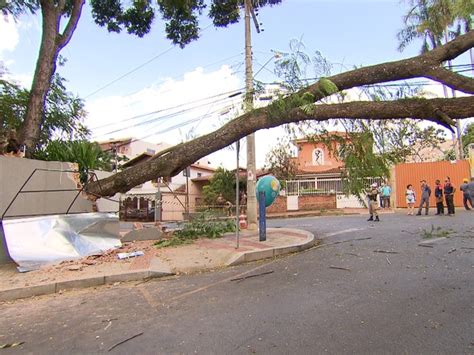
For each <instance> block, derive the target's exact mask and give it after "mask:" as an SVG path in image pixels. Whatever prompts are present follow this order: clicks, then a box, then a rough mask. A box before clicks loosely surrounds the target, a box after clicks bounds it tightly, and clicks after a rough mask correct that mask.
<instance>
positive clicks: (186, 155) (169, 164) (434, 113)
mask: <svg viewBox="0 0 474 355" xmlns="http://www.w3.org/2000/svg"><path fill="white" fill-rule="evenodd" d="M439 112H443V113H444V114H445V115H448V116H449V117H451V118H453V119H458V118H466V117H471V116H474V97H472V96H469V97H460V98H451V99H431V100H426V99H405V100H398V101H388V102H369V101H361V102H348V103H342V104H321V105H315V107H314V110H313V112H312V113H310V114H308V113H305V112H303V110H301V109H298V108H297V109H294V110H293V111H292V112H291V113H290V114H289V115H287V116H284V117H282V118H280V119H276V118H270V117H268V115H266V114H265V111H264V110H263V109H260V110H257V111H255V112H254V113H253V115H252V114H246V115H243V116H240V117H238V118H236V119H234V120H232V121H231V122H229V123H227V124H226V125H224V126H223V127H221V128H220V129H218V130H216V131H214V132H212V133H210V134H207V135H205V136H202V137H199V138H197V139H195V140H193V141H190V142H188V143H184V144H180V145H178V146H176V147H174V148H171V149H169V150H168V151H167V154H165V155H161V156H160V157H158V158H155V159H153V160H150V161H148V162H145V163H143V164H140V165H137V166H134V167H130V168H128V169H126V170H124V171H122V172H119V173H117V174H115V175H113V176H111V177H108V178H106V179H103V180H101V181H100V182H98V183H97V182H95V183H91V184H90V185H89V186H88V187H87V192H88V193H91V194H94V195H98V196H111V195H113V194H114V193H116V192H126V191H128V190H129V189H130V188H132V187H133V186H136V185H138V184H141V183H144V182H146V181H149V180H151V179H154V178H157V177H159V176H163V177H165V176H173V175H175V174H177V173H179V172H180V171H181V170H183V169H184V168H185V167H187V166H189V165H191V164H192V163H194V162H195V161H197V160H198V159H200V158H202V157H204V156H206V155H208V154H210V153H212V152H215V151H217V150H219V149H222V148H225V147H226V146H228V145H230V144H231V143H233V142H235V141H237V140H239V139H241V138H243V137H245V136H247V135H248V134H250V133H252V132H255V131H257V130H259V129H265V128H272V127H277V126H280V125H282V124H286V123H292V122H293V123H294V122H300V121H304V120H309V119H310V120H316V121H326V120H329V119H333V118H349V119H359V118H364V119H370V120H387V119H403V118H413V119H420V120H429V121H432V122H436V123H440V124H443V125H446V124H447V123H446V122H445V121H444V120H442V119H440V116H439V114H438V113H439ZM250 118H251V119H250Z"/></svg>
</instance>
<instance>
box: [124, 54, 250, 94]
mask: <svg viewBox="0 0 474 355" xmlns="http://www.w3.org/2000/svg"><path fill="white" fill-rule="evenodd" d="M242 54H243V53H242V52H240V53H238V54H234V55H232V56H229V57H227V58H224V59H221V60H218V61H216V62H213V63H210V64H206V65H204V66H198V67H201V68H203V69H205V68H209V67H212V66H214V65H216V64H219V63H222V62H225V61H228V60H230V59H232V58H235V57H240V56H241V55H242ZM242 63H243V62H242ZM238 64H240V62H239V63H238ZM233 66H234V64H232V65H231V66H230V67H231V68H232V67H233ZM183 75H184V74H180V75H176V76H174V77H171V78H166V79H163V80H160V81H158V82H156V83H153V84H152V85H156V84H161V83H164V82H165V81H167V80H177V79H179V78H182V77H183ZM148 87H149V86H148ZM145 89H146V88H145ZM141 90H144V89H143V88H142V89H139V90H135V91H133V92H131V93H128V94H125V95H124V96H131V95H134V94H136V93H137V92H140V91H141ZM168 91H169V90H166V91H163V92H168Z"/></svg>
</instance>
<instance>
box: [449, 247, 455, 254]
mask: <svg viewBox="0 0 474 355" xmlns="http://www.w3.org/2000/svg"><path fill="white" fill-rule="evenodd" d="M456 250H457V249H456V248H453V249H451V250H450V251H448V254H451V253H453V252H455V251H456Z"/></svg>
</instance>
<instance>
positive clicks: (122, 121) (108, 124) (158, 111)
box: [91, 88, 244, 129]
mask: <svg viewBox="0 0 474 355" xmlns="http://www.w3.org/2000/svg"><path fill="white" fill-rule="evenodd" d="M243 89H244V88H239V89H236V90H232V91H227V92H224V93H220V94H217V95H213V96H208V97H205V98H202V99H198V100H194V101H190V102H186V103H184V104H180V105H176V106H171V107H167V108H164V109H160V110H155V111H151V112H147V113H142V114H139V115H135V116H132V117H128V118H125V119H122V120H120V121H118V122H111V123H106V124H104V125H101V126H96V127H92V128H91V129H100V128H104V127H108V126H113V125H116V124H118V123H124V122H128V121H132V120H134V119H137V118H141V117H146V116H150V115H154V114H156V113H162V112H166V111H170V110H174V109H177V108H180V107H183V106H187V105H192V104H195V103H198V102H201V101H206V100H210V99H214V98H216V97H219V96H223V95H229V96H232V97H234V95H238V94H240V93H241V91H242V90H243ZM223 99H225V98H223Z"/></svg>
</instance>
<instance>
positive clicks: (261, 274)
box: [230, 270, 275, 281]
mask: <svg viewBox="0 0 474 355" xmlns="http://www.w3.org/2000/svg"><path fill="white" fill-rule="evenodd" d="M274 272H275V271H273V270H271V271H265V272H262V273H260V274H253V275H248V276H243V277H236V278H235V279H230V281H243V280H246V279H250V278H252V277H257V276H263V275H268V274H273V273H274Z"/></svg>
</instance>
